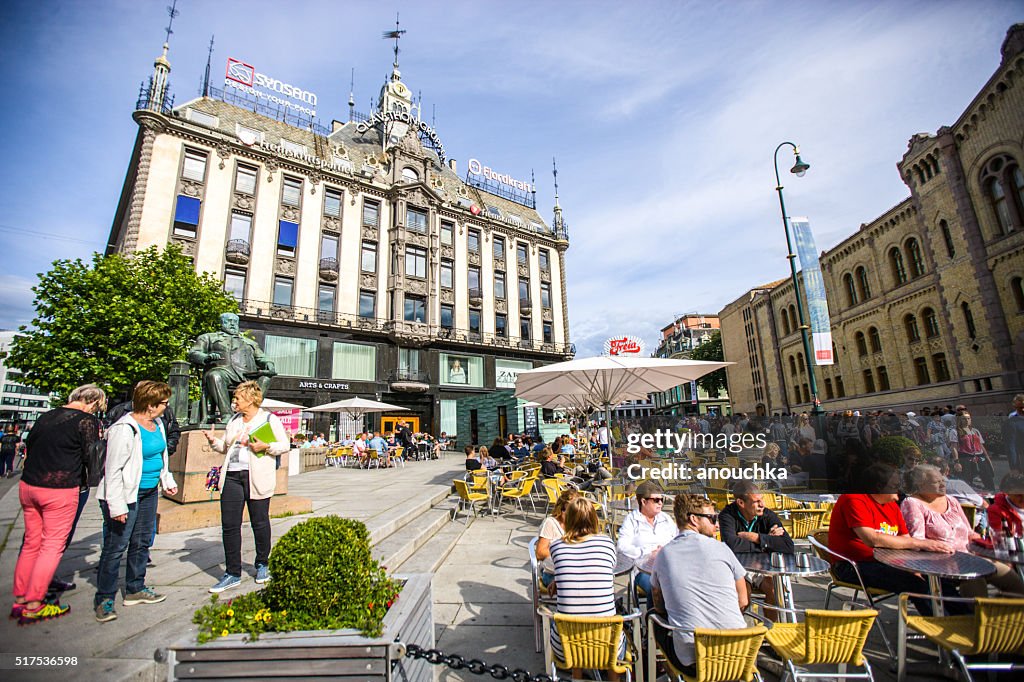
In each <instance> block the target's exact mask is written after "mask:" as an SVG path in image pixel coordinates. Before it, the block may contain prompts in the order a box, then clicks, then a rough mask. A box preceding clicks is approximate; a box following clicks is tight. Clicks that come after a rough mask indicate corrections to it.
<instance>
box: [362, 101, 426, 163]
mask: <svg viewBox="0 0 1024 682" xmlns="http://www.w3.org/2000/svg"><path fill="white" fill-rule="evenodd" d="M385 123H405V124H406V125H410V126H412V127H414V128H416V129H417V130H419V131H420V132H421V133H423V134H424V135H426V136H427V138H428V139H429V140H430V144H431V145H432V146H433V147H434V151H435V152H437V158H438V160H439V161H440V162H441V163H444V159H445V153H444V144H443V143H442V142H441V138H440V137H438V136H437V132H436V131H435V130H434V129H433V128H431V127H430V126H428V125H427V124H426V123H425V122H424V121H421V120H419V119H418V118H416V117H415V116H413V115H412V114H410V113H409V112H408V111H378V112H377V113H376V114H374V115H373V116H371V117H370V118H368V119H366V120H365V121H361V122H359V123H358V124H357V125H356V132H357V133H359V134H363V133H366V132H368V131H370V130H371V129H373V128H376V127H377V126H379V125H383V124H385Z"/></svg>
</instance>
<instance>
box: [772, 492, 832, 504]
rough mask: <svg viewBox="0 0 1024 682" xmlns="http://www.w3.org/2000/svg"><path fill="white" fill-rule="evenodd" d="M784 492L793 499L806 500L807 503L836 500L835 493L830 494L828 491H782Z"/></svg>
mask: <svg viewBox="0 0 1024 682" xmlns="http://www.w3.org/2000/svg"><path fill="white" fill-rule="evenodd" d="M782 494H783V495H785V496H786V497H788V498H789V499H791V500H796V501H797V502H804V503H807V504H815V503H818V502H835V501H836V496H835V495H829V494H827V493H787V492H785V491H782Z"/></svg>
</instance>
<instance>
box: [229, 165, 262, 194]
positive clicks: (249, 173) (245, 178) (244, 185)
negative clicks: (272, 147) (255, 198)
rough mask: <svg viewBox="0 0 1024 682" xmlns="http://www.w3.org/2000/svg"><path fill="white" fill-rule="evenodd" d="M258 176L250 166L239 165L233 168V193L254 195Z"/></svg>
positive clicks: (257, 172)
mask: <svg viewBox="0 0 1024 682" xmlns="http://www.w3.org/2000/svg"><path fill="white" fill-rule="evenodd" d="M258 176H259V171H257V170H256V169H255V168H253V167H252V166H243V165H241V164H239V165H238V166H237V167H236V168H235V191H236V192H239V193H240V194H249V195H253V194H256V178H257V177H258Z"/></svg>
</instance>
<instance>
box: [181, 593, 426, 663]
mask: <svg viewBox="0 0 1024 682" xmlns="http://www.w3.org/2000/svg"><path fill="white" fill-rule="evenodd" d="M395 578H396V579H398V580H404V581H405V585H404V586H403V587H402V592H401V594H400V595H399V596H398V599H397V600H396V601H395V603H394V604H393V605H392V606H391V608H390V609H389V610H388V613H387V615H386V616H385V617H384V632H383V633H382V634H381V636H380V637H374V638H367V637H363V636H362V635H360V634H359V632H358V631H356V630H311V631H300V632H280V633H278V632H269V633H265V634H263V635H261V636H260V638H259V639H258V640H256V641H255V642H247V641H245V638H246V637H247V636H246V635H228V636H227V637H220V638H218V639H215V640H213V641H212V642H207V643H206V644H201V645H200V644H197V643H196V641H195V638H194V637H192V638H189V639H188V640H186V641H184V642H181V643H179V644H177V645H175V646H172V647H169V648H168V650H167V672H168V680H222V679H225V678H243V679H246V680H273V679H277V680H286V679H304V678H315V679H318V680H327V679H331V680H362V681H365V682H376V681H380V682H390V680H402V681H406V680H407V681H408V682H432V681H433V679H434V670H433V668H432V666H431V665H430V664H429V663H427V662H426V661H424V660H421V659H416V660H414V659H412V658H404V657H402V656H401V652H400V651H399V647H396V646H395V642H396V641H398V642H401V643H403V644H418V645H420V646H421V647H423V648H424V649H430V648H433V646H434V615H433V595H432V594H431V589H430V581H431V578H432V575H431V574H429V573H416V574H412V575H407V576H402V575H398V576H395ZM392 666H394V667H393V668H392Z"/></svg>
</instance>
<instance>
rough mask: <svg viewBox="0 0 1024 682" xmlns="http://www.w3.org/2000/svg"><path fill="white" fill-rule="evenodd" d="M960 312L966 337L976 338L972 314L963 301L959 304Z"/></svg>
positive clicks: (976, 332)
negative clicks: (962, 316)
mask: <svg viewBox="0 0 1024 682" xmlns="http://www.w3.org/2000/svg"><path fill="white" fill-rule="evenodd" d="M960 310H961V311H962V312H963V314H964V325H966V327H967V336H969V337H971V338H972V339H974V338H977V336H978V330H977V329H975V327H974V314H973V313H972V312H971V306H969V305H968V304H967V301H964V302H963V303H961V304H960Z"/></svg>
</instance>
